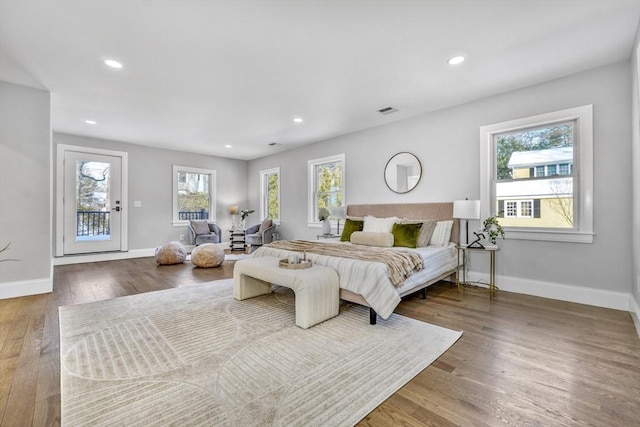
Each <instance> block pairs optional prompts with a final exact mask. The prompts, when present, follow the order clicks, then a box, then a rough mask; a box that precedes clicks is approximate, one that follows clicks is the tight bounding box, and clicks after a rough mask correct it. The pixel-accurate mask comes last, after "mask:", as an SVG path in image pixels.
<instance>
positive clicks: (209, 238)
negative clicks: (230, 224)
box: [189, 220, 222, 246]
mask: <svg viewBox="0 0 640 427" xmlns="http://www.w3.org/2000/svg"><path fill="white" fill-rule="evenodd" d="M189 233H190V234H191V242H193V244H194V245H196V246H198V245H201V244H203V243H220V242H221V241H222V230H220V227H218V226H217V225H216V224H210V223H208V222H207V221H206V220H192V221H189Z"/></svg>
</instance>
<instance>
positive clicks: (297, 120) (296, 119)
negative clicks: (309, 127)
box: [293, 117, 302, 123]
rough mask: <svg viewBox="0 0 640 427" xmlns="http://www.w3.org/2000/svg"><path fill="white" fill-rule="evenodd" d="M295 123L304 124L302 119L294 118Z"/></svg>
mask: <svg viewBox="0 0 640 427" xmlns="http://www.w3.org/2000/svg"><path fill="white" fill-rule="evenodd" d="M293 121H294V122H295V123H302V117H294V118H293Z"/></svg>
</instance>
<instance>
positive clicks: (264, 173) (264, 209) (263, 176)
mask: <svg viewBox="0 0 640 427" xmlns="http://www.w3.org/2000/svg"><path fill="white" fill-rule="evenodd" d="M273 174H277V175H278V217H277V218H271V219H272V220H273V222H274V223H276V224H278V225H280V211H281V210H282V209H281V205H280V168H279V167H276V168H271V169H264V170H261V171H260V218H262V219H265V218H267V215H268V211H269V209H268V203H269V201H268V199H267V182H268V181H267V177H268V176H269V175H273Z"/></svg>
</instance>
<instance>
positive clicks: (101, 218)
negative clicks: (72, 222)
mask: <svg viewBox="0 0 640 427" xmlns="http://www.w3.org/2000/svg"><path fill="white" fill-rule="evenodd" d="M110 213H111V212H109V211H107V212H103V211H77V213H76V216H77V221H76V227H77V229H76V236H108V235H110V234H111V229H110V227H111V225H110V222H109V214H110Z"/></svg>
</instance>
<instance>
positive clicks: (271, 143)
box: [269, 142, 282, 147]
mask: <svg viewBox="0 0 640 427" xmlns="http://www.w3.org/2000/svg"><path fill="white" fill-rule="evenodd" d="M281 145H282V144H280V143H278V142H270V143H269V146H270V147H279V146H281Z"/></svg>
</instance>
